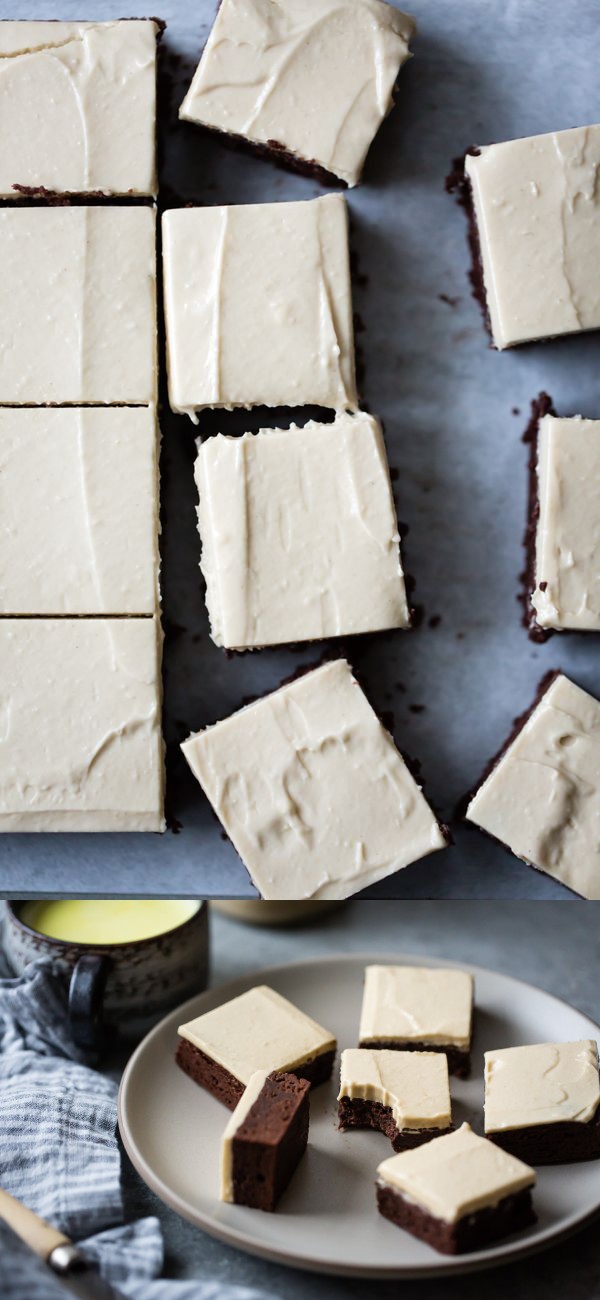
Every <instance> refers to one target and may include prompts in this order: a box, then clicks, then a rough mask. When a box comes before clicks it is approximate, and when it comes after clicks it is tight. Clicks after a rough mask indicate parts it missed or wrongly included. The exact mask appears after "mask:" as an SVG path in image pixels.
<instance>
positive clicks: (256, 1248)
mask: <svg viewBox="0 0 600 1300" xmlns="http://www.w3.org/2000/svg"><path fill="white" fill-rule="evenodd" d="M333 963H348V964H362V963H364V964H365V965H397V966H402V965H410V964H414V965H417V966H427V965H432V966H446V967H451V968H453V969H459V970H467V971H468V972H470V973H471V974H472V975H473V976H474V977H475V979H477V975H478V974H479V975H486V976H492V977H495V978H500V979H502V980H506V981H507V982H509V983H510V984H514V985H516V987H517V988H520V989H522V988H526V989H528V990H529V989H531V990H534V991H535V992H536V993H542V994H543V995H544V997H546V998H549V999H550V1000H552V1001H554V1002H556V1003H557V1004H558V1005H559V1006H561V1007H565V1008H566V1009H567V1010H568V1011H571V1012H575V1013H576V1014H577V1015H579V1016H582V1018H583V1019H584V1020H586V1021H587V1022H588V1024H590V1025H591V1026H592V1027H593V1028H594V1030H595V1034H596V1037H597V1039H599V1040H600V1025H599V1024H597V1023H596V1021H594V1020H592V1018H591V1016H588V1015H587V1014H586V1012H584V1011H580V1010H579V1008H578V1007H575V1006H573V1004H572V1003H571V1002H567V1000H566V999H565V998H561V997H559V996H558V995H557V994H555V993H550V992H548V990H547V989H544V988H541V987H540V985H539V984H533V983H531V981H529V980H522V979H519V978H518V977H517V976H515V975H508V974H505V973H504V972H503V971H497V970H493V969H492V968H491V967H489V966H481V965H478V964H475V963H467V962H463V961H459V960H454V959H452V958H448V957H438V956H433V954H429V953H411V952H404V951H401V952H396V953H393V954H390V953H373V952H364V951H363V950H360V951H359V952H337V953H331V952H329V953H323V954H322V955H318V954H316V955H313V956H310V957H306V958H304V959H303V960H297V961H292V962H283V963H282V962H280V963H278V964H277V965H276V966H266V967H263V968H261V969H260V970H257V971H254V972H250V971H249V972H246V973H243V974H240V975H237V976H235V977H234V978H233V979H230V980H227V982H226V983H224V984H218V985H216V986H209V987H208V988H206V989H204V990H202V991H201V992H200V993H196V994H194V995H193V997H191V998H187V999H186V1001H185V1002H182V1003H181V1005H180V1006H178V1007H175V1008H173V1010H171V1011H169V1012H168V1013H167V1014H166V1015H165V1016H163V1017H161V1019H160V1020H159V1022H158V1024H156V1025H154V1026H153V1028H152V1029H151V1030H150V1031H149V1032H148V1033H147V1034H145V1036H144V1038H143V1039H142V1040H141V1042H140V1043H138V1045H137V1047H136V1048H135V1050H134V1051H133V1052H132V1054H131V1056H130V1057H129V1060H128V1061H127V1064H126V1066H125V1069H124V1071H123V1074H122V1076H121V1080H120V1083H119V1092H118V1098H117V1123H118V1127H119V1133H120V1136H121V1140H122V1142H123V1146H124V1147H125V1150H126V1152H127V1155H128V1157H129V1159H130V1160H131V1163H132V1164H133V1166H134V1169H135V1170H136V1172H137V1173H138V1174H139V1176H140V1177H141V1178H142V1180H143V1181H144V1182H145V1183H146V1185H147V1186H148V1187H150V1189H151V1191H153V1192H154V1193H155V1194H156V1195H157V1196H158V1197H159V1199H160V1200H161V1201H162V1202H163V1204H165V1205H167V1206H169V1208H170V1209H172V1210H175V1211H176V1213H177V1214H179V1215H180V1216H181V1217H182V1218H183V1219H185V1220H186V1221H187V1222H188V1223H191V1224H193V1226H194V1227H196V1228H200V1229H201V1230H202V1231H203V1232H206V1233H207V1234H208V1235H209V1236H210V1237H213V1238H216V1239H217V1240H218V1241H222V1242H224V1243H225V1244H226V1245H228V1246H233V1247H234V1248H235V1249H237V1250H239V1251H240V1252H242V1253H245V1254H248V1255H253V1256H255V1257H258V1258H260V1259H266V1260H268V1261H269V1262H270V1263H275V1264H279V1265H284V1266H285V1267H287V1268H296V1269H299V1270H301V1271H302V1272H309V1273H322V1274H325V1275H328V1276H335V1277H354V1278H362V1279H366V1278H372V1279H373V1280H380V1281H386V1280H388V1281H389V1280H394V1279H405V1280H407V1281H408V1280H411V1279H413V1280H414V1279H416V1278H420V1277H423V1278H431V1277H448V1276H460V1275H462V1274H465V1273H475V1272H483V1271H484V1270H487V1269H490V1268H498V1267H500V1266H502V1265H503V1264H511V1263H514V1262H515V1261H516V1260H518V1259H521V1258H524V1257H525V1256H527V1255H534V1254H537V1253H539V1252H540V1251H542V1250H548V1249H550V1248H551V1247H552V1246H554V1245H557V1244H558V1243H559V1242H560V1241H564V1240H565V1239H566V1238H567V1237H570V1236H573V1235H574V1233H576V1232H579V1231H580V1230H581V1229H582V1228H584V1227H585V1226H586V1224H588V1223H589V1222H590V1221H591V1220H593V1219H594V1218H596V1217H598V1216H599V1215H600V1191H599V1194H598V1201H597V1204H596V1205H595V1206H592V1207H591V1208H590V1209H589V1210H584V1211H582V1212H577V1213H576V1214H575V1215H574V1216H571V1217H569V1218H568V1219H566V1221H565V1222H564V1224H563V1226H562V1227H560V1226H558V1227H554V1228H553V1227H547V1228H545V1229H543V1230H542V1231H541V1232H540V1233H539V1234H538V1236H537V1237H535V1238H533V1239H532V1240H528V1241H521V1242H515V1243H509V1244H508V1245H502V1243H499V1244H498V1245H497V1246H495V1247H494V1246H491V1247H489V1248H487V1249H486V1250H483V1251H475V1252H473V1254H471V1255H457V1256H453V1257H451V1258H449V1257H443V1256H440V1259H439V1262H438V1261H437V1260H436V1262H435V1263H434V1262H432V1263H431V1264H424V1265H421V1266H419V1267H415V1266H414V1265H402V1264H398V1266H395V1265H394V1266H392V1267H389V1266H387V1265H385V1266H381V1267H377V1265H373V1264H365V1265H364V1266H360V1265H358V1266H357V1265H356V1264H351V1265H348V1264H345V1263H344V1261H343V1260H331V1261H328V1262H325V1263H324V1262H323V1261H322V1260H321V1259H314V1258H312V1259H311V1258H309V1257H308V1258H307V1257H304V1256H298V1255H296V1254H294V1253H293V1252H292V1251H289V1250H287V1249H286V1248H284V1247H280V1248H278V1247H277V1246H275V1245H273V1244H272V1243H269V1244H266V1243H264V1244H263V1243H262V1242H257V1241H256V1239H255V1238H254V1237H252V1236H250V1235H249V1234H246V1233H242V1232H240V1231H239V1230H238V1229H232V1228H229V1227H226V1226H224V1225H222V1224H220V1223H218V1222H216V1221H215V1219H214V1218H213V1217H211V1216H209V1215H206V1214H204V1212H203V1211H199V1210H194V1209H192V1207H191V1206H189V1205H188V1203H187V1201H185V1200H184V1199H183V1198H182V1197H180V1196H179V1194H178V1193H177V1192H174V1191H173V1190H172V1189H171V1188H170V1187H169V1186H168V1185H167V1184H166V1183H164V1182H163V1180H162V1178H160V1177H159V1176H158V1175H157V1174H155V1173H154V1171H153V1170H152V1169H151V1167H150V1166H149V1165H148V1163H147V1161H146V1160H145V1158H144V1156H143V1154H142V1153H141V1152H140V1151H139V1150H138V1148H137V1146H136V1143H135V1142H134V1141H133V1138H130V1134H129V1131H128V1120H127V1115H126V1110H127V1093H128V1090H129V1088H130V1086H131V1079H132V1076H133V1075H134V1072H135V1070H136V1067H137V1063H138V1059H139V1058H140V1057H143V1055H144V1052H145V1050H146V1047H147V1045H148V1043H149V1042H150V1040H153V1039H154V1038H158V1037H159V1036H160V1035H161V1033H162V1031H163V1030H164V1029H165V1027H166V1024H167V1022H168V1021H170V1020H173V1019H175V1018H176V1017H177V1018H179V1017H180V1016H181V1015H182V1014H183V1013H185V1011H186V1008H187V1007H189V1006H191V1004H192V1003H194V1004H197V1003H198V1002H202V1001H203V1000H204V999H205V998H206V999H208V998H209V997H210V996H213V995H214V994H216V993H218V994H219V995H220V994H223V1001H227V1000H228V998H229V997H235V996H237V993H236V990H238V991H239V986H240V985H243V984H247V983H248V981H249V980H251V979H254V980H256V982H257V983H264V982H268V978H269V977H271V978H272V977H273V976H277V975H279V974H281V973H283V972H285V973H286V974H287V973H289V972H293V971H294V970H297V969H298V968H300V967H301V968H303V969H304V968H306V967H311V966H312V967H314V966H321V965H326V964H333ZM198 1014H200V1012H198Z"/></svg>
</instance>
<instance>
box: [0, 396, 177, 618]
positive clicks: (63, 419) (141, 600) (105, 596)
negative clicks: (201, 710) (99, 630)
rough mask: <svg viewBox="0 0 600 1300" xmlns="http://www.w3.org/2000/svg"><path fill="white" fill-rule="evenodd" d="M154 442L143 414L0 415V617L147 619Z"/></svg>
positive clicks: (154, 564) (152, 414) (151, 586)
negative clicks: (128, 616) (119, 616)
mask: <svg viewBox="0 0 600 1300" xmlns="http://www.w3.org/2000/svg"><path fill="white" fill-rule="evenodd" d="M157 435H158V426H157V421H156V410H155V408H154V407H153V406H152V407H135V408H133V407H104V408H91V407H69V408H65V407H63V408H61V409H58V408H55V407H47V406H46V407H37V408H31V407H22V408H19V407H3V408H0V465H1V473H0V516H1V518H2V525H3V526H2V531H1V533H0V614H3V615H4V614H30V615H40V614H43V615H48V614H57V615H58V614H94V615H95V614H153V613H155V612H156V610H157V607H158V532H159V518H158V464H157V461H158V446H157V442H158V436H157ZM132 485H135V490H134V491H132Z"/></svg>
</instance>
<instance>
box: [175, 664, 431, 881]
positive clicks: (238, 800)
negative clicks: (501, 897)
mask: <svg viewBox="0 0 600 1300" xmlns="http://www.w3.org/2000/svg"><path fill="white" fill-rule="evenodd" d="M182 749H183V752H184V754H185V756H186V758H187V760H188V763H189V764H190V767H191V769H192V771H193V772H194V774H195V776H196V777H197V778H198V780H199V782H200V784H201V785H202V788H203V790H204V791H205V793H206V795H207V797H208V798H209V799H210V801H211V803H212V805H213V808H214V810H215V812H216V813H217V815H218V817H219V818H220V820H221V822H222V824H223V827H224V829H225V830H226V832H227V834H228V836H229V838H230V839H231V840H232V841H233V844H234V845H235V848H236V849H237V851H238V853H239V855H240V857H241V858H242V861H243V862H244V864H245V866H246V867H247V869H248V871H249V873H250V875H251V878H252V881H253V883H254V884H255V885H256V887H257V889H258V890H259V892H260V893H261V895H262V896H263V898H270V899H294V900H298V899H301V898H315V899H340V898H347V897H349V896H350V895H351V894H354V893H357V891H358V890H359V889H363V888H364V887H365V886H366V885H368V884H371V883H374V882H375V881H376V880H382V879H384V877H386V876H388V875H390V874H391V873H392V872H393V871H398V870H400V868H402V867H405V866H407V865H408V863H409V862H415V861H417V860H418V859H419V858H421V857H424V856H425V855H426V854H427V853H431V852H434V851H435V850H437V849H442V848H444V847H445V845H446V837H445V835H444V832H443V830H442V828H441V827H440V825H439V823H438V821H437V818H436V817H435V816H434V814H433V812H432V810H431V809H430V807H429V805H428V804H427V802H426V800H425V798H424V797H423V794H422V793H421V790H420V789H419V786H418V785H417V783H416V781H415V780H414V778H413V777H412V775H411V773H410V772H409V770H408V767H407V766H406V764H405V762H404V760H403V758H402V757H401V755H400V753H399V752H398V750H397V749H396V747H395V745H394V742H393V740H392V738H391V736H390V735H389V733H388V732H387V731H386V730H385V728H384V727H383V726H382V724H381V722H380V720H379V718H378V717H377V715H376V713H375V712H374V710H373V709H372V708H371V705H370V704H369V702H368V700H367V698H366V696H365V695H364V693H363V691H362V690H361V688H360V686H359V684H358V682H357V681H356V680H355V678H354V677H353V675H352V671H351V669H350V666H349V664H348V663H347V662H346V660H344V659H338V660H334V661H333V662H328V663H326V664H324V665H323V666H322V667H320V668H316V669H314V670H312V671H311V672H307V673H305V674H303V675H302V676H300V677H297V678H295V679H294V680H291V681H290V682H288V683H287V684H286V685H284V686H282V687H281V688H280V689H279V690H278V691H274V692H273V694H271V695H266V696H263V697H262V698H261V699H259V700H257V701H256V702H255V703H253V704H250V705H248V706H246V708H244V709H242V710H240V712H238V713H234V714H233V715H232V717H230V718H227V719H225V720H224V721H222V722H218V723H217V724H216V725H215V726H213V727H207V728H206V730H205V731H201V732H198V733H197V734H196V735H194V736H190V738H189V740H187V741H186V742H185V743H184V745H182Z"/></svg>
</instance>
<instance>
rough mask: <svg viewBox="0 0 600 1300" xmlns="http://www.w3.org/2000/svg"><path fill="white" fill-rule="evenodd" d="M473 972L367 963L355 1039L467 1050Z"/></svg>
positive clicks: (471, 1010) (446, 968) (469, 1037)
mask: <svg viewBox="0 0 600 1300" xmlns="http://www.w3.org/2000/svg"><path fill="white" fill-rule="evenodd" d="M472 1014H473V976H472V975H469V974H468V972H467V971H464V970H450V969H449V968H448V967H446V966H444V967H439V968H435V969H433V970H430V969H428V968H426V967H425V966H367V968H366V970H365V987H364V992H363V1003H362V1011H361V1017H360V1030H359V1039H360V1042H361V1043H363V1042H368V1041H369V1040H377V1039H381V1040H382V1041H385V1040H386V1039H394V1038H396V1039H398V1040H401V1041H405V1042H409V1043H410V1042H414V1043H421V1042H427V1043H436V1044H439V1045H440V1046H453V1047H460V1048H465V1049H467V1048H468V1047H469V1044H470V1041H471V1020H472Z"/></svg>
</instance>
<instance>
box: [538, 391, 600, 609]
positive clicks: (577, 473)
mask: <svg viewBox="0 0 600 1300" xmlns="http://www.w3.org/2000/svg"><path fill="white" fill-rule="evenodd" d="M537 473H538V493H539V503H540V513H539V519H538V525H537V533H536V554H535V580H536V588H535V591H534V592H533V595H532V604H533V607H534V609H535V612H536V620H537V622H538V623H539V625H540V627H551V628H580V629H587V630H590V631H595V632H598V631H600V420H583V419H582V418H581V416H575V417H573V418H572V419H568V420H559V419H557V418H556V417H555V416H553V415H545V416H544V417H543V419H542V420H540V424H539V432H538V467H537ZM541 583H543V584H544V587H543V590H542V588H541V586H540V584H541Z"/></svg>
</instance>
